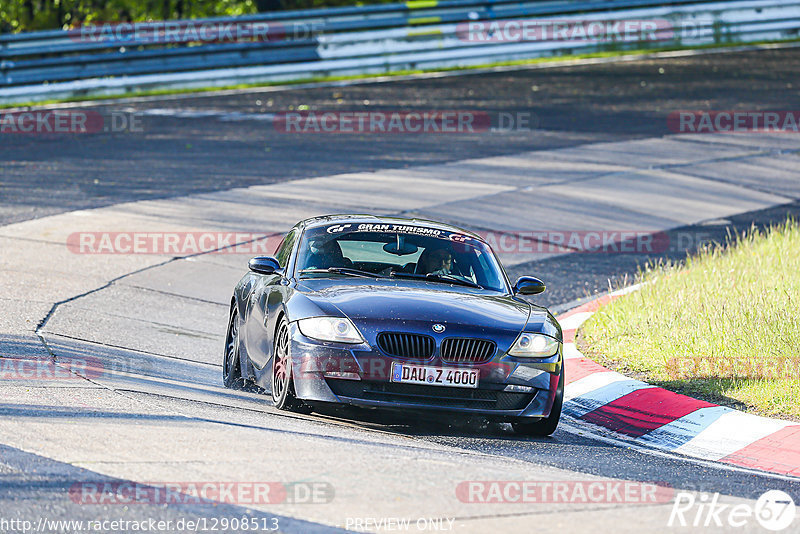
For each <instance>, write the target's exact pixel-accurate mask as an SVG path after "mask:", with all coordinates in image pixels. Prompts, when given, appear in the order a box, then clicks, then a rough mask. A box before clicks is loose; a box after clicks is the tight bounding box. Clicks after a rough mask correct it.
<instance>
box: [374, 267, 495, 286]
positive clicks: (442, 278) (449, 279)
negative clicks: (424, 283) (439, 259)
mask: <svg viewBox="0 0 800 534" xmlns="http://www.w3.org/2000/svg"><path fill="white" fill-rule="evenodd" d="M390 276H395V277H397V278H414V279H418V280H428V281H432V282H443V283H446V284H461V285H462V286H467V287H474V288H477V289H484V287H483V286H481V285H479V284H476V283H475V282H471V281H470V280H465V279H463V278H457V277H455V276H450V275H446V274H433V273H428V274H416V273H403V272H398V271H392V272H391V274H390Z"/></svg>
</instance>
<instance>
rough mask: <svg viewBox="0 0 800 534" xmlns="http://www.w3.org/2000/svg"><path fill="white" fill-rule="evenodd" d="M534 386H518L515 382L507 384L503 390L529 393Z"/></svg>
mask: <svg viewBox="0 0 800 534" xmlns="http://www.w3.org/2000/svg"><path fill="white" fill-rule="evenodd" d="M535 389H536V388H532V387H530V386H518V385H516V384H509V385H507V386H506V388H505V389H504V390H503V391H508V392H509V393H531V392H532V391H534V390H535Z"/></svg>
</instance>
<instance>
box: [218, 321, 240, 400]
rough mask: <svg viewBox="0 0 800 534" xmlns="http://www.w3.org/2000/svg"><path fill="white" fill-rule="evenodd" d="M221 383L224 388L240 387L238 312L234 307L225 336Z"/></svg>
mask: <svg viewBox="0 0 800 534" xmlns="http://www.w3.org/2000/svg"><path fill="white" fill-rule="evenodd" d="M222 383H223V384H225V387H226V388H232V389H242V387H243V386H244V379H242V364H241V361H240V360H239V312H238V311H237V310H236V308H235V307H234V308H233V310H231V316H230V319H229V321H228V334H227V336H225V358H224V360H223V362H222Z"/></svg>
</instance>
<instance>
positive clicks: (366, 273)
mask: <svg viewBox="0 0 800 534" xmlns="http://www.w3.org/2000/svg"><path fill="white" fill-rule="evenodd" d="M299 273H300V274H307V273H336V274H347V275H350V276H361V277H364V278H386V277H385V276H383V275H382V274H377V273H371V272H369V271H362V270H361V269H351V268H350V267H328V268H327V269H302V270H301V271H299Z"/></svg>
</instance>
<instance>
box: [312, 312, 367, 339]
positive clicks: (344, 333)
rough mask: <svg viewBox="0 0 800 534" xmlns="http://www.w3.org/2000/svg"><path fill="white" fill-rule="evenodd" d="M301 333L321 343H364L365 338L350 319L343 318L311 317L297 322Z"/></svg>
mask: <svg viewBox="0 0 800 534" xmlns="http://www.w3.org/2000/svg"><path fill="white" fill-rule="evenodd" d="M297 327H298V328H299V329H300V333H301V334H303V335H304V336H306V337H310V338H312V339H318V340H320V341H335V342H337V343H364V338H363V337H361V334H360V333H359V332H358V330H357V329H356V327H355V325H354V324H353V323H352V321H350V319H345V318H343V317H310V318H308V319H300V320H299V321H297Z"/></svg>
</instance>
